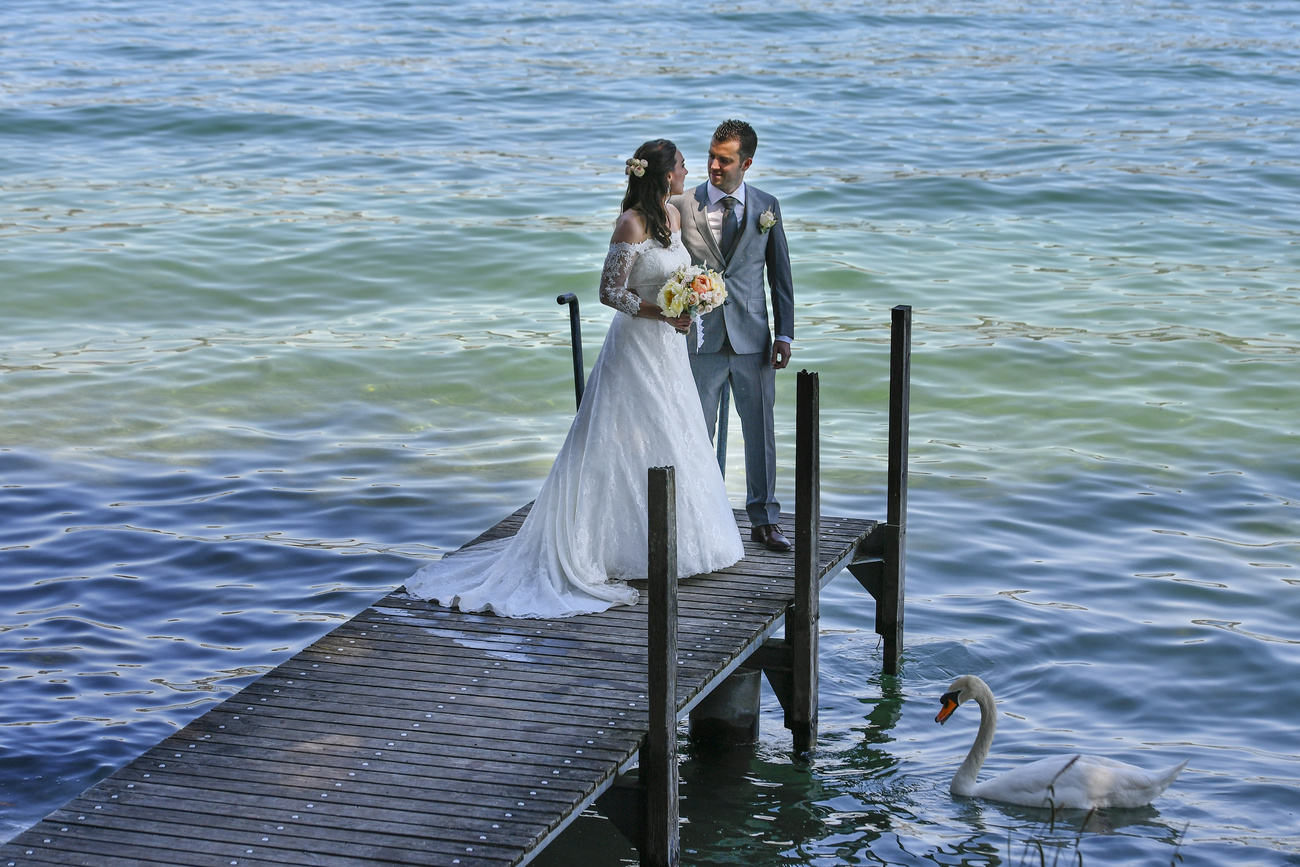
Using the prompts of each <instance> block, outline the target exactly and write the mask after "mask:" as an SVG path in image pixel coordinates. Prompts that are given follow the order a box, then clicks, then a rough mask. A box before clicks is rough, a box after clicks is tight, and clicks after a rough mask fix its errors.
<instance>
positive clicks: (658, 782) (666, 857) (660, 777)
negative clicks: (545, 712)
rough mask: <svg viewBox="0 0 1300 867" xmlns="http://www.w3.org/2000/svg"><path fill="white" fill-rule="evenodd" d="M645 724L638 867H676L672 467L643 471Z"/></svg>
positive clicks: (678, 848)
mask: <svg viewBox="0 0 1300 867" xmlns="http://www.w3.org/2000/svg"><path fill="white" fill-rule="evenodd" d="M647 475H648V481H649V493H648V508H649V519H650V554H649V572H648V574H647V577H648V578H649V599H648V600H647V602H648V605H649V609H650V610H649V615H648V624H649V625H648V629H649V660H648V667H649V676H650V677H649V679H650V685H649V686H650V688H649V692H648V696H649V704H650V721H649V726H648V728H647V730H646V737H645V743H644V744H643V745H642V747H641V756H640V759H641V782H642V783H643V785H644V786H645V805H646V814H645V820H646V821H645V838H644V839H645V845H644V846H642V847H641V864H642V865H643V867H677V864H678V862H679V859H680V857H681V841H680V837H679V829H678V817H679V814H678V803H677V783H678V781H677V483H676V476H675V473H674V470H673V468H672V467H651V468H650V470H649V472H648V474H647Z"/></svg>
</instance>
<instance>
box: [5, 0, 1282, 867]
mask: <svg viewBox="0 0 1300 867" xmlns="http://www.w3.org/2000/svg"><path fill="white" fill-rule="evenodd" d="M1297 46H1300V7H1298V6H1296V4H1294V3H1291V2H1284V0H1275V2H1259V3H1236V2H1228V0H1218V2H1216V0H1185V2H1173V0H1136V2H1110V0H1101V2H1096V3H1091V4H1065V3H1039V4H1019V3H1010V2H1002V0H990V2H963V0H956V2H950V3H942V4H940V3H927V2H924V0H897V2H867V3H848V2H836V0H828V2H812V0H807V2H793V0H773V2H767V3H757V2H748V0H742V2H739V3H727V4H695V5H691V4H678V3H659V2H653V0H651V2H640V3H627V2H622V0H615V2H609V3H603V4H587V3H576V2H574V3H566V2H551V3H545V2H543V3H520V2H514V0H500V2H491V3H488V2H461V3H455V4H443V3H408V2H396V0H389V2H384V0H349V2H346V3H345V2H342V0H314V2H308V0H259V2H257V3H253V2H250V0H227V2H223V3H220V4H216V3H188V4H176V3H164V2H150V0H122V2H115V3H95V2H75V0H43V2H39V3H38V2H31V0H7V2H6V3H5V4H4V8H3V9H2V10H0V293H3V307H4V315H3V317H2V318H0V374H3V375H0V486H2V487H0V684H2V686H0V689H2V690H3V693H2V694H3V699H4V700H3V701H2V702H0V836H3V837H8V836H11V835H12V834H14V833H16V832H17V831H19V830H21V829H22V828H25V827H26V826H28V825H29V824H31V823H32V822H34V821H36V820H37V819H39V818H40V817H41V816H43V815H45V814H46V813H47V812H49V811H50V810H52V809H54V808H55V807H57V806H59V805H60V804H62V803H63V802H64V801H65V800H67V799H68V798H70V797H72V796H74V795H76V794H77V793H79V792H80V791H81V790H82V789H84V788H85V787H86V786H87V785H89V784H91V783H93V782H94V781H95V780H97V779H99V778H101V777H103V776H105V775H107V774H108V773H110V772H111V771H112V770H113V769H114V768H116V767H118V766H120V765H121V764H123V763H125V762H126V761H128V760H130V759H131V758H133V757H134V756H135V755H137V754H138V753H139V752H141V751H142V750H143V749H145V748H147V747H148V746H150V745H152V744H153V743H155V742H157V741H158V740H159V739H160V738H162V737H164V736H165V735H166V734H167V733H169V732H170V731H172V730H174V729H175V728H176V727H178V726H181V725H183V724H184V723H185V722H187V721H188V720H189V719H191V718H193V717H194V716H195V715H197V714H199V713H201V712H203V711H204V710H205V709H207V708H208V707H210V706H211V705H212V704H213V703H215V702H218V701H220V700H222V699H223V698H224V697H226V696H228V695H230V694H231V693H232V692H233V691H235V690H237V689H239V688H240V687H241V686H243V685H245V684H247V683H248V682H249V681H250V680H252V679H254V678H255V677H257V676H258V675H259V674H260V673H262V672H264V671H266V670H267V669H268V668H270V667H272V666H274V665H276V664H277V663H278V662H280V661H281V660H283V659H284V658H286V657H287V656H288V655H290V654H291V653H292V652H294V651H295V650H296V649H298V648H299V647H301V646H303V645H305V644H306V643H308V642H310V641H311V640H312V639H313V638H315V637H316V636H318V635H320V634H321V633H323V632H324V631H326V630H328V629H330V628H331V627H332V626H334V625H336V624H338V623H339V622H341V621H342V620H343V619H345V618H347V617H348V616H350V615H351V614H353V613H355V612H357V611H359V610H361V609H362V608H364V607H365V606H366V605H367V604H368V603H369V602H370V601H371V600H373V599H374V598H376V597H377V596H379V595H380V594H382V593H383V592H385V591H386V590H388V589H389V588H391V587H394V586H396V585H399V584H401V583H402V581H403V580H404V579H405V577H406V576H407V575H408V574H410V573H411V572H412V571H413V570H414V569H415V568H416V567H417V566H418V565H419V563H420V562H421V561H422V560H423V559H425V558H429V557H435V556H438V555H439V554H440V553H442V552H443V551H446V550H448V549H451V548H455V547H456V546H458V545H460V544H461V543H463V542H464V541H466V540H467V539H469V538H470V537H472V536H474V535H476V534H477V533H478V532H480V531H481V530H483V529H485V528H486V527H488V526H490V525H491V524H493V523H495V522H496V521H497V520H499V519H500V518H501V517H502V516H503V515H505V514H507V513H508V512H510V511H512V510H513V509H515V508H516V507H518V506H519V505H521V504H523V503H525V502H527V501H528V500H530V499H531V498H532V496H533V495H534V494H535V492H536V490H537V488H538V486H539V484H540V481H541V479H542V478H543V477H544V476H545V474H546V471H547V469H548V467H549V462H550V459H551V457H552V455H553V454H554V452H555V450H556V449H557V448H558V445H559V443H560V441H561V439H562V438H563V435H564V432H565V430H566V426H567V423H568V420H569V418H570V416H571V414H572V388H571V382H570V362H569V355H568V351H569V350H568V325H567V321H566V320H565V318H564V313H563V310H561V309H560V308H558V307H557V306H556V304H555V302H554V298H555V296H556V295H557V294H558V293H561V292H570V291H571V292H576V293H578V295H579V297H580V298H581V300H582V304H583V315H584V327H585V337H586V341H585V342H586V346H587V354H588V364H590V361H591V360H592V358H593V357H594V354H595V352H596V349H597V347H598V346H599V341H600V339H601V337H602V335H603V333H604V329H605V325H606V322H607V318H608V317H607V313H606V309H605V308H602V307H601V306H600V305H599V304H598V303H597V299H596V293H595V287H596V281H597V274H598V271H599V267H600V262H601V260H602V258H603V255H604V248H605V245H606V242H607V238H608V233H609V230H610V227H611V223H612V220H613V218H614V217H615V216H616V212H617V207H618V200H619V198H620V196H621V187H622V182H623V175H622V161H623V159H624V158H625V157H626V156H628V155H629V154H630V153H631V152H632V150H633V149H634V148H635V147H636V145H637V144H639V143H640V142H641V141H643V140H645V139H648V138H654V137H660V136H667V137H670V138H673V139H674V140H675V141H677V142H678V144H679V145H680V146H681V147H682V149H683V150H684V152H685V153H686V156H687V164H688V167H689V168H690V169H691V171H692V178H690V179H688V182H690V181H692V180H699V179H701V178H702V176H703V171H702V169H703V156H704V152H705V149H706V147H707V140H708V136H709V133H710V132H711V131H712V129H713V127H714V126H715V125H716V124H717V122H718V121H720V120H721V119H723V118H725V117H728V116H740V117H744V118H747V119H748V120H750V121H751V122H752V123H753V124H754V125H755V127H756V128H757V129H758V132H759V135H760V146H759V152H758V155H757V159H756V162H755V165H754V168H753V169H752V170H751V172H750V175H749V179H750V181H751V182H753V183H755V184H757V185H758V186H760V187H763V188H764V189H767V190H768V191H770V192H773V193H775V194H776V195H778V196H779V197H780V198H781V201H782V206H783V211H784V215H785V220H786V231H787V233H788V235H789V238H790V244H791V248H792V251H793V256H794V273H795V280H796V285H797V299H796V300H797V311H796V312H797V322H796V335H795V336H796V350H797V354H796V357H795V367H799V368H805V367H806V368H808V369H814V370H817V371H819V372H820V374H821V383H822V407H823V420H822V430H823V437H824V439H823V446H822V454H823V463H824V478H823V482H822V486H823V493H824V505H823V511H824V512H825V513H827V514H831V515H835V514H844V515H861V516H865V517H882V516H883V513H884V503H883V492H884V451H885V445H884V434H885V429H884V426H885V421H886V411H885V410H886V406H885V403H886V401H885V398H886V392H887V384H886V374H887V366H888V349H887V345H888V337H889V327H888V326H889V314H888V311H889V308H890V307H891V306H893V305H895V304H900V303H901V304H910V305H912V306H913V308H914V315H915V326H914V328H915V333H914V338H915V345H914V350H913V351H914V356H913V364H914V371H913V376H914V378H913V394H912V421H911V431H912V437H911V447H912V459H911V477H910V478H911V501H910V505H911V512H910V521H909V534H908V536H909V546H910V547H909V559H908V608H907V617H908V621H907V628H908V632H907V646H906V652H905V659H904V671H903V674H902V676H901V677H899V678H888V677H882V676H880V675H879V674H878V672H879V670H880V648H879V646H878V644H877V639H876V636H875V635H874V633H873V632H872V618H873V616H874V615H873V607H872V602H871V599H870V597H869V596H867V595H866V594H865V593H863V592H862V591H861V590H859V589H858V588H857V585H856V583H855V582H853V581H852V579H851V578H848V577H845V578H842V579H840V580H838V581H836V582H835V583H834V584H832V585H831V587H830V588H829V589H828V591H827V593H826V594H825V595H824V597H823V603H822V605H823V607H822V611H823V621H822V623H823V629H824V635H823V639H822V690H821V696H822V710H821V741H820V746H819V748H818V751H817V752H816V754H815V755H814V756H813V757H812V760H811V761H810V762H807V763H805V762H800V761H795V760H794V759H793V758H792V757H791V755H790V752H789V738H788V735H787V733H786V732H785V731H784V730H783V729H781V727H780V718H779V715H778V714H777V713H776V712H775V711H774V710H773V709H772V707H769V712H768V713H767V717H766V720H765V728H764V733H763V740H762V743H761V745H760V747H759V748H758V749H757V751H756V752H755V753H754V754H753V755H752V756H742V757H740V758H737V759H735V760H734V761H732V762H730V763H723V764H718V763H717V762H710V761H704V760H703V759H702V758H699V757H691V758H689V759H688V761H687V762H686V763H685V765H684V767H683V774H684V783H685V785H684V788H683V793H684V795H685V801H684V803H683V812H684V815H685V816H686V817H687V818H688V819H689V824H688V825H686V826H685V827H684V830H683V845H684V847H685V850H686V861H687V862H688V863H699V864H745V865H755V864H763V865H767V864H772V865H777V864H783V865H787V864H788V865H813V864H817V865H822V864H840V863H850V864H861V863H884V864H918V863H940V864H990V865H992V864H1024V863H1034V864H1037V863H1040V855H1039V850H1038V849H1037V848H1035V847H1036V846H1042V847H1043V851H1044V852H1046V863H1053V862H1052V860H1051V859H1052V858H1053V857H1058V853H1059V857H1060V858H1061V862H1062V863H1064V862H1065V861H1066V860H1070V861H1071V863H1077V860H1078V859H1079V858H1080V857H1081V858H1082V860H1083V861H1084V863H1087V864H1125V865H1127V864H1132V865H1149V864H1169V863H1174V862H1175V861H1177V862H1178V863H1184V864H1200V865H1222V864H1260V865H1280V864H1292V865H1294V864H1300V832H1298V831H1297V827H1300V820H1298V817H1297V813H1298V812H1300V794H1297V792H1298V791H1300V789H1297V784H1298V783H1300V779H1298V778H1300V747H1298V746H1297V739H1296V735H1295V720H1294V713H1293V712H1294V710H1295V707H1296V701H1295V698H1294V688H1293V687H1292V686H1291V684H1292V683H1293V682H1294V680H1295V678H1296V670H1297V666H1298V664H1300V627H1297V623H1300V571H1297V568H1298V567H1300V530H1297V527H1300V520H1298V519H1300V514H1298V513H1297V498H1300V419H1298V418H1297V408H1296V405H1297V400H1296V386H1295V383H1296V382H1297V381H1300V217H1297V214H1300V181H1298V180H1297V178H1298V177H1300V174H1298V173H1297V169H1300V134H1298V133H1300V129H1298V128H1297V127H1300V121H1298V120H1297V119H1298V118H1300V97H1298V96H1297V94H1300V48H1298V47H1297ZM779 388H780V397H779V401H780V404H779V409H778V425H779V432H778V436H779V440H778V449H779V450H780V452H781V454H782V456H783V458H782V460H783V467H784V469H783V471H782V476H781V495H782V498H783V499H784V500H785V501H786V502H787V504H789V503H792V502H793V496H792V491H791V486H792V473H791V472H790V470H791V469H792V463H793V461H792V456H793V397H794V379H793V376H787V375H783V376H782V377H781V378H780V385H779ZM737 436H738V434H737ZM742 479H743V468H742V466H741V465H740V463H739V452H738V449H736V448H733V454H732V460H731V463H730V466H729V473H728V480H729V486H730V489H731V492H732V495H733V497H734V498H735V499H736V501H737V503H739V502H740V501H741V500H742V499H743V495H742V487H741V486H742V483H743V482H742ZM968 672H969V673H975V674H979V675H980V676H982V677H983V678H984V679H985V680H987V681H988V682H989V683H990V684H991V685H992V686H993V688H994V690H995V692H996V693H997V694H998V697H999V699H1000V700H1001V711H1002V713H1001V726H1000V728H999V732H998V739H997V741H996V743H995V745H994V752H993V756H992V757H991V758H990V760H989V762H988V772H996V771H1002V770H1006V769H1008V768H1010V767H1012V766H1013V765H1015V764H1016V763H1018V762H1021V761H1026V760H1029V759H1033V758H1037V757H1039V756H1042V755H1046V754H1051V753H1056V752H1067V751H1074V750H1081V751H1086V752H1093V753H1098V754H1103V755H1108V756H1111V757H1114V758H1117V759H1122V760H1126V761H1130V762H1133V763H1136V764H1139V765H1144V766H1147V767H1153V768H1154V767H1157V766H1162V765H1166V764H1172V763H1175V762H1177V761H1179V760H1181V759H1182V758H1184V757H1186V758H1189V759H1190V763H1189V765H1188V768H1187V770H1186V771H1185V772H1184V773H1183V775H1182V776H1181V777H1180V778H1179V780H1178V781H1177V782H1176V783H1175V785H1174V786H1173V788H1171V789H1170V790H1169V792H1167V793H1166V794H1165V795H1164V796H1163V797H1161V798H1159V799H1158V800H1157V801H1156V802H1155V804H1154V805H1153V806H1151V807H1149V808H1146V809H1142V810H1132V811H1111V812H1110V813H1108V814H1107V815H1104V816H1093V817H1090V818H1088V819H1087V820H1086V821H1085V820H1084V818H1083V817H1065V818H1064V819H1063V820H1062V821H1058V822H1057V823H1055V824H1052V823H1050V822H1049V821H1048V820H1047V819H1046V818H1045V817H1044V816H1042V815H1039V814H1036V813H1034V812H1032V811H1025V810H1019V809H1016V808H1005V807H1000V806H998V805H995V804H992V803H988V802H981V801H968V800H960V799H954V798H953V797H952V796H950V795H949V794H948V791H947V783H948V780H949V778H950V777H951V775H952V773H953V772H954V771H955V769H956V767H957V765H958V763H959V761H960V759H961V757H962V756H963V755H964V753H965V751H966V748H967V747H968V746H969V743H970V740H971V739H972V738H973V735H974V730H975V724H976V718H975V717H976V714H975V712H974V710H973V709H971V708H966V709H963V710H961V711H959V712H958V713H957V715H956V716H955V717H954V719H953V720H952V721H950V722H949V724H948V725H946V726H944V727H943V728H940V727H938V726H936V725H934V723H933V716H934V713H935V711H936V710H937V708H938V704H937V701H938V697H939V695H940V694H941V693H942V692H943V691H944V690H945V688H946V686H947V684H948V683H949V681H950V680H951V679H952V678H953V677H954V676H956V675H958V674H963V673H968ZM767 704H768V705H769V706H772V700H771V699H770V697H769V699H768V700H767ZM773 707H774V706H773ZM688 752H689V748H688ZM705 793H707V796H705ZM575 852H580V853H583V854H582V856H581V857H583V858H584V859H586V861H587V862H588V863H591V864H617V863H620V861H621V860H626V859H631V858H633V857H634V852H633V851H632V850H630V849H629V848H628V847H627V845H626V843H624V842H623V841H622V840H621V838H619V837H618V835H617V833H616V832H614V831H613V830H612V829H611V828H610V827H609V826H608V825H607V824H605V823H604V822H603V821H602V820H597V819H583V820H580V821H579V822H578V823H577V824H576V825H575V826H574V828H573V829H572V830H571V831H570V832H568V833H567V834H566V837H565V838H564V839H562V840H561V841H559V842H558V843H557V844H556V846H555V847H554V850H553V851H552V852H550V853H548V854H547V855H546V856H544V859H543V860H545V859H547V858H549V859H551V862H552V863H554V864H561V863H565V862H566V859H568V860H570V861H571V860H572V859H573V858H574V857H576V856H575V855H574V854H573V853H575Z"/></svg>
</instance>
